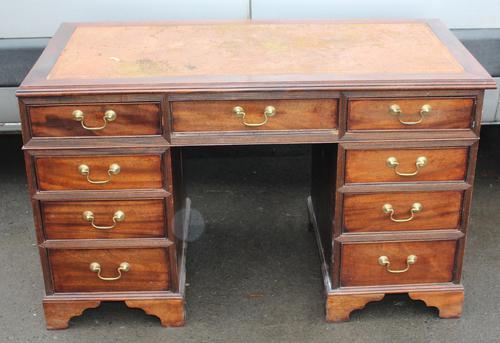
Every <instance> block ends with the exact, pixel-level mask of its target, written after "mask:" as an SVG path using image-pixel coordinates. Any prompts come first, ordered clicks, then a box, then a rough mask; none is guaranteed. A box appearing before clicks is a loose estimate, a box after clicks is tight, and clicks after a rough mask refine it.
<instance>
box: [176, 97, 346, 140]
mask: <svg viewBox="0 0 500 343" xmlns="http://www.w3.org/2000/svg"><path fill="white" fill-rule="evenodd" d="M171 106H172V118H173V131H174V132H198V131H254V130H263V131H267V130H316V129H335V128H336V127H337V100H336V99H304V100H291V99H280V100H273V99H270V100H217V101H175V102H172V104H171ZM238 107H239V110H238V111H237V110H236V108H238Z"/></svg>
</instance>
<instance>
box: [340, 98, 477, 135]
mask: <svg viewBox="0 0 500 343" xmlns="http://www.w3.org/2000/svg"><path fill="white" fill-rule="evenodd" d="M473 110H474V99H472V98H465V99H458V98H433V99H373V100H372V99H360V100H350V101H349V103H348V121H347V128H348V130H353V131H355V130H419V129H420V130H423V129H427V130H434V129H467V128H469V127H471V123H472V114H473Z"/></svg>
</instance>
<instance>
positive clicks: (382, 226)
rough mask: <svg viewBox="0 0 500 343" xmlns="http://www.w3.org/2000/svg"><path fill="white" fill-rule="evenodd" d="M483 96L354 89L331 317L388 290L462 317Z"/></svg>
mask: <svg viewBox="0 0 500 343" xmlns="http://www.w3.org/2000/svg"><path fill="white" fill-rule="evenodd" d="M477 101H478V99H476V98H475V97H473V96H467V97H465V96H464V97H461V98H458V97H451V96H450V97H436V98H428V97H421V98H410V97H409V98H388V99H385V98H378V99H377V98H368V97H360V98H357V97H356V95H354V94H353V95H352V96H351V97H348V99H347V101H346V103H347V106H346V132H345V136H344V137H345V141H344V142H342V143H341V144H340V147H339V152H338V154H339V156H338V163H340V166H339V168H338V172H337V188H336V189H337V192H336V205H335V206H336V211H335V213H336V214H337V216H336V218H335V219H334V221H335V227H334V234H333V247H334V249H333V263H332V268H331V271H332V274H331V275H332V279H331V282H332V289H330V291H329V292H330V293H329V296H330V297H331V299H330V300H331V301H330V302H329V305H328V306H327V311H328V312H329V319H330V320H332V321H342V320H347V319H348V317H349V313H350V312H351V311H352V310H354V309H357V308H361V307H363V306H364V304H365V303H367V302H368V301H373V300H379V299H381V298H382V297H383V296H384V295H385V294H387V293H409V295H410V297H412V298H414V299H420V300H424V301H427V303H428V305H429V306H436V307H438V308H439V309H440V316H441V317H456V316H459V315H460V313H461V306H462V299H463V288H462V286H461V284H460V274H461V264H462V255H463V247H464V238H465V232H466V227H467V220H468V213H469V206H470V199H471V189H472V188H471V187H472V180H473V170H474V163H475V155H476V150H477V137H475V136H474V134H473V132H474V131H473V130H471V128H472V126H473V123H474V120H475V117H476V112H475V110H476V102H477ZM446 135H448V137H452V136H454V138H453V139H451V138H450V139H443V138H442V137H445V136H446ZM408 137H411V138H408ZM341 141H342V140H341ZM448 295H449V296H452V299H451V298H450V297H449V296H448ZM431 298H432V299H431ZM450 299H451V300H450Z"/></svg>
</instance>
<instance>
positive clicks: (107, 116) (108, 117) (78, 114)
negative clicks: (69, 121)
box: [73, 110, 116, 131]
mask: <svg viewBox="0 0 500 343" xmlns="http://www.w3.org/2000/svg"><path fill="white" fill-rule="evenodd" d="M73 119H74V120H76V121H79V122H80V124H82V127H83V128H84V129H85V130H89V131H99V130H102V129H104V128H105V127H106V125H108V123H109V122H110V121H114V120H115V119H116V112H115V111H113V110H107V111H106V112H104V116H103V117H102V120H103V121H104V124H102V125H101V126H95V127H90V126H87V125H85V113H83V111H82V110H74V111H73Z"/></svg>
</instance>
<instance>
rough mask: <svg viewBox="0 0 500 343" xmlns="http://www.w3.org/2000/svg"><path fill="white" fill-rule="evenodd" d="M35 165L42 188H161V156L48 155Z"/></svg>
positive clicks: (49, 189)
mask: <svg viewBox="0 0 500 343" xmlns="http://www.w3.org/2000/svg"><path fill="white" fill-rule="evenodd" d="M35 164H36V174H37V179H38V186H39V189H40V190H44V191H45V190H46V191H53V190H106V189H107V190H109V189H151V188H153V189H154V188H161V187H162V172H161V156H160V155H133V156H132V155H116V156H90V155H89V156H71V157H70V156H50V157H38V158H37V159H36V161H35Z"/></svg>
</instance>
